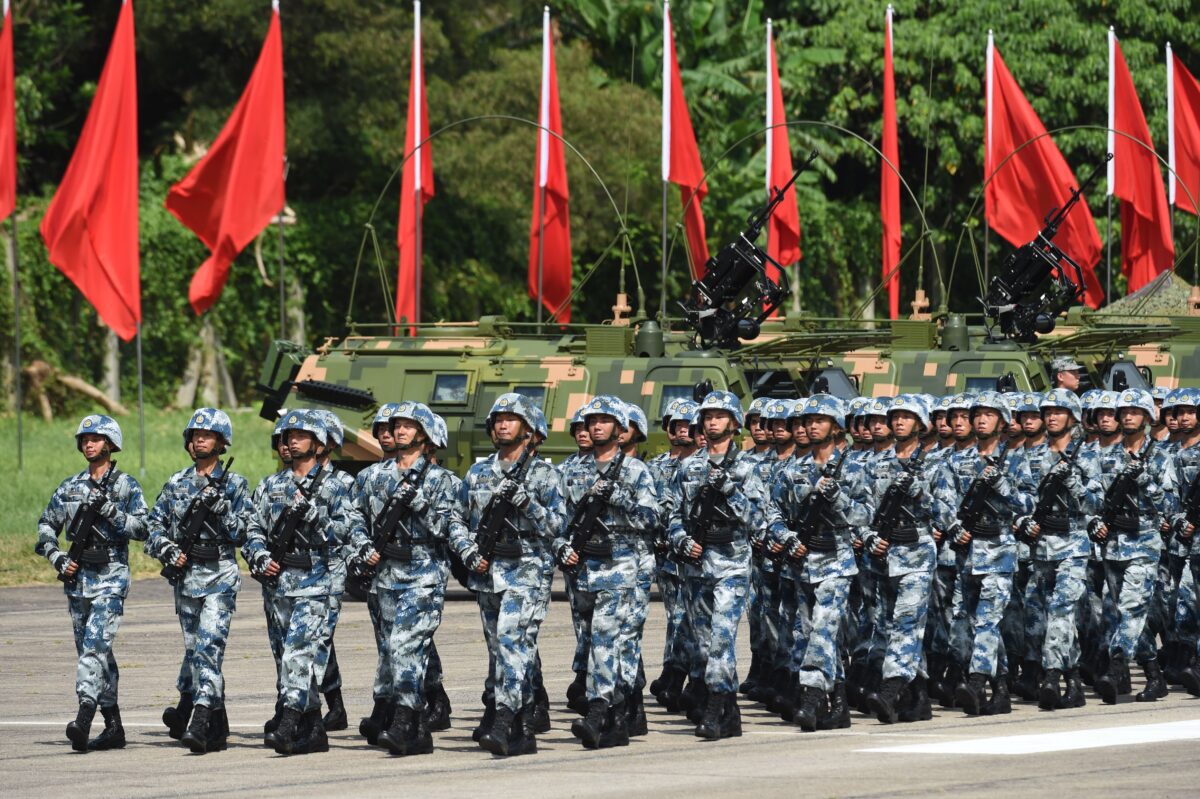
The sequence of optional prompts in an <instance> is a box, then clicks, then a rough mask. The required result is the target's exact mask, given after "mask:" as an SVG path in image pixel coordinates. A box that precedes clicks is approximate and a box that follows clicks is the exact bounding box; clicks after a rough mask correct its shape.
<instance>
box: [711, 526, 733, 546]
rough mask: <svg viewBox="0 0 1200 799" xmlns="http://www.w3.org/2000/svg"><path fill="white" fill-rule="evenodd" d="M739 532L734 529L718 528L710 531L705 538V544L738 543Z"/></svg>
mask: <svg viewBox="0 0 1200 799" xmlns="http://www.w3.org/2000/svg"><path fill="white" fill-rule="evenodd" d="M739 537H740V536H738V532H737V530H735V529H734V528H732V527H717V528H715V529H712V530H709V531H708V533H707V534H706V535H705V536H704V543H705V544H732V543H733V542H734V541H737V540H738V538H739Z"/></svg>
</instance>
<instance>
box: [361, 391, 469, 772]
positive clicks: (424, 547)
mask: <svg viewBox="0 0 1200 799" xmlns="http://www.w3.org/2000/svg"><path fill="white" fill-rule="evenodd" d="M389 423H390V426H391V428H392V434H391V437H392V439H393V441H394V442H395V445H396V458H395V460H390V461H387V462H385V465H384V466H383V467H381V468H378V469H373V470H372V471H371V473H370V475H369V476H368V477H367V478H366V479H365V480H364V481H362V483H361V484H360V489H361V490H360V493H359V495H358V504H359V508H360V511H361V512H362V514H363V516H364V518H369V519H371V532H370V534H369V535H368V534H367V532H366V530H365V529H363V530H362V531H361V534H360V535H359V536H356V538H355V539H354V541H353V542H352V546H353V549H354V552H355V558H356V562H357V563H362V564H365V566H366V567H367V568H368V569H371V570H373V571H374V579H373V581H372V586H371V587H372V589H373V591H374V593H375V595H376V596H377V597H378V603H379V613H380V628H381V634H382V635H383V637H385V639H386V644H385V650H386V656H387V660H388V664H389V665H388V668H387V672H388V673H389V674H390V675H391V678H392V679H391V696H390V697H389V698H390V703H391V711H390V714H388V715H390V724H389V726H388V727H387V728H386V729H384V730H382V731H381V732H379V734H378V737H377V741H378V743H379V744H380V745H382V746H384V747H386V748H387V749H388V751H390V752H391V753H392V754H394V755H416V754H429V753H431V752H432V751H433V739H432V738H431V736H430V734H429V728H428V725H427V724H426V719H425V714H424V710H425V705H426V698H425V688H424V685H423V683H424V679H425V674H426V671H427V669H428V666H429V662H428V661H429V656H430V653H431V651H432V648H433V634H434V632H435V631H436V630H437V628H438V625H440V624H441V619H442V606H443V604H444V602H445V598H446V581H447V579H448V578H449V576H450V569H449V564H448V561H447V557H446V538H447V535H448V531H449V526H450V516H451V513H452V511H453V509H454V506H455V504H456V502H457V489H458V485H457V481H456V480H455V479H454V477H453V475H451V474H450V472H448V471H447V470H445V469H443V468H442V467H440V466H435V465H433V464H432V463H431V462H430V460H429V459H428V457H427V453H426V451H425V445H426V444H428V443H430V442H431V441H433V440H434V439H435V437H436V435H437V427H436V424H435V422H434V419H433V412H432V411H430V410H429V408H427V407H426V406H424V405H423V404H421V403H415V402H402V403H399V404H398V405H397V406H396V408H395V411H394V412H393V413H392V414H391V418H390V422H389ZM381 722H382V720H381ZM381 726H382V723H381Z"/></svg>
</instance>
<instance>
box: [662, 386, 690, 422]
mask: <svg viewBox="0 0 1200 799" xmlns="http://www.w3.org/2000/svg"><path fill="white" fill-rule="evenodd" d="M691 398H692V387H691V386H663V387H662V401H661V402H660V403H659V405H658V418H659V419H662V417H663V414H664V413H666V412H667V408H668V406H670V404H671V403H672V402H674V401H675V400H677V399H691Z"/></svg>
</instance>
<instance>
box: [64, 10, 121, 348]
mask: <svg viewBox="0 0 1200 799" xmlns="http://www.w3.org/2000/svg"><path fill="white" fill-rule="evenodd" d="M133 42H134V40H133V4H132V3H128V2H127V3H125V4H124V5H123V6H122V7H121V15H120V17H118V19H117V28H116V32H115V33H114V34H113V41H112V46H111V47H110V48H109V51H108V59H107V60H106V61H105V63H104V70H103V71H102V72H101V73H100V83H99V84H97V86H96V95H95V97H94V98H92V107H91V110H89V111H88V116H87V121H85V122H84V123H83V132H82V133H80V134H79V141H78V142H77V143H76V145H75V153H74V155H72V156H71V163H70V164H68V165H67V172H66V174H65V175H63V179H62V183H60V184H59V186H58V191H56V192H55V193H54V199H52V200H51V201H50V206H49V207H48V208H47V209H46V215H45V216H44V217H43V218H42V225H41V232H42V238H43V239H44V240H45V242H46V249H47V250H48V251H49V258H50V263H52V264H54V265H55V266H56V267H58V268H59V269H60V270H61V271H62V273H63V274H64V275H66V276H67V277H68V278H70V280H71V282H72V283H74V284H75V285H76V287H78V288H79V290H80V291H81V292H82V293H83V296H84V297H86V298H87V300H88V302H90V303H91V304H92V307H94V308H95V309H96V313H98V314H99V315H100V318H101V319H102V320H104V323H105V324H106V325H108V326H109V327H110V328H112V330H113V332H115V333H116V334H117V335H118V336H120V337H121V338H122V339H124V340H125V341H129V340H130V339H131V338H133V337H134V336H135V335H136V334H137V326H138V324H139V323H140V322H141V320H142V296H141V281H140V276H139V272H140V268H139V265H138V142H137V74H136V72H135V68H134V43H133Z"/></svg>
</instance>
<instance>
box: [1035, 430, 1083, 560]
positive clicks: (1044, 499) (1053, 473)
mask: <svg viewBox="0 0 1200 799" xmlns="http://www.w3.org/2000/svg"><path fill="white" fill-rule="evenodd" d="M1082 446H1083V441H1082V440H1080V441H1079V442H1078V443H1077V444H1075V446H1074V447H1073V448H1072V449H1071V452H1070V453H1069V454H1067V455H1064V456H1063V457H1061V458H1059V460H1058V463H1056V464H1054V466H1053V467H1052V468H1051V469H1050V470H1049V471H1048V472H1046V473H1045V474H1044V475H1042V479H1041V480H1040V481H1039V482H1038V487H1037V497H1038V500H1037V506H1036V507H1034V509H1033V524H1036V525H1038V526H1039V527H1043V526H1045V523H1046V519H1048V518H1049V517H1050V515H1051V514H1052V513H1054V511H1055V510H1059V511H1060V512H1061V511H1062V508H1061V506H1060V503H1062V502H1063V491H1065V490H1066V487H1067V475H1068V473H1069V472H1070V470H1071V467H1072V466H1073V465H1074V464H1075V458H1076V456H1077V455H1079V450H1080V448H1081V447H1082ZM1063 504H1065V503H1063ZM1021 540H1022V541H1024V542H1025V543H1026V544H1030V545H1033V544H1036V543H1037V538H1036V537H1034V536H1028V535H1022V536H1021Z"/></svg>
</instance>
